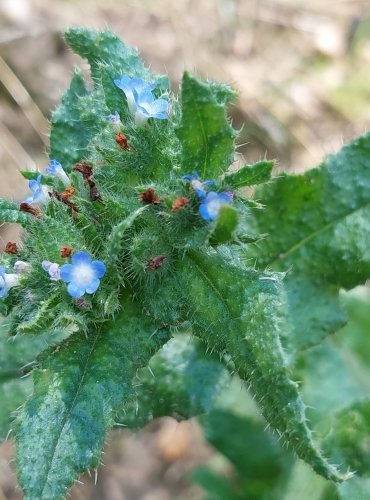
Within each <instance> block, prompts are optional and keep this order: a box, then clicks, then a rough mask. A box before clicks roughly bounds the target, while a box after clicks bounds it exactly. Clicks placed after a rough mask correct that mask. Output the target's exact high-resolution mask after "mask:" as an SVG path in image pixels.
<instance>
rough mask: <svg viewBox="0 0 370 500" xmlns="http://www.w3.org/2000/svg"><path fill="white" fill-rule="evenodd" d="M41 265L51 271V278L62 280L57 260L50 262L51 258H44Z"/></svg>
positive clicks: (45, 269) (48, 271)
mask: <svg viewBox="0 0 370 500" xmlns="http://www.w3.org/2000/svg"><path fill="white" fill-rule="evenodd" d="M41 266H42V268H43V270H44V271H46V272H47V273H49V276H50V279H51V280H53V281H59V280H60V269H59V264H57V263H56V262H50V261H49V260H43V261H42V263H41Z"/></svg>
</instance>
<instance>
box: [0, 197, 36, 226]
mask: <svg viewBox="0 0 370 500" xmlns="http://www.w3.org/2000/svg"><path fill="white" fill-rule="evenodd" d="M31 218H32V216H31V215H29V214H27V213H25V212H20V210H19V205H17V204H16V203H13V202H12V201H8V200H3V199H0V221H2V222H9V223H18V224H20V225H21V226H23V227H27V226H28V225H29V224H30V222H31Z"/></svg>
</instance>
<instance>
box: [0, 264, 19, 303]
mask: <svg viewBox="0 0 370 500" xmlns="http://www.w3.org/2000/svg"><path fill="white" fill-rule="evenodd" d="M17 285H19V276H18V275H17V274H7V273H6V272H5V267H0V298H3V297H6V296H7V295H8V292H9V289H10V288H11V287H12V286H17Z"/></svg>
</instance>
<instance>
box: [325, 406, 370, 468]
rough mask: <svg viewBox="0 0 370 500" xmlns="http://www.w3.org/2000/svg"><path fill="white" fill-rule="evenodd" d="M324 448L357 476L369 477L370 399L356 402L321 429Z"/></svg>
mask: <svg viewBox="0 0 370 500" xmlns="http://www.w3.org/2000/svg"><path fill="white" fill-rule="evenodd" d="M318 430H319V432H320V434H321V435H323V436H324V438H323V444H322V446H323V449H324V450H325V452H326V453H327V454H328V456H330V457H331V458H332V460H334V461H335V462H336V463H342V464H346V465H347V466H348V467H350V468H351V470H354V471H356V475H359V476H362V475H365V476H370V399H368V400H364V401H360V402H358V403H354V404H353V405H351V406H350V407H348V408H345V409H344V410H342V411H340V412H339V413H337V414H335V415H334V416H333V417H332V418H329V419H327V420H325V422H324V423H323V424H322V425H320V427H319V428H318Z"/></svg>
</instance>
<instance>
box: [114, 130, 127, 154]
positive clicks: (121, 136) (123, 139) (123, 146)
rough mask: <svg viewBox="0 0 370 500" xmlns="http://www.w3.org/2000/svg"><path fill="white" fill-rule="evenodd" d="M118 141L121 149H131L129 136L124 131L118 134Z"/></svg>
mask: <svg viewBox="0 0 370 500" xmlns="http://www.w3.org/2000/svg"><path fill="white" fill-rule="evenodd" d="M116 143H117V144H118V146H119V147H120V148H121V149H125V150H126V151H127V150H129V149H130V148H129V146H128V144H127V137H126V136H125V134H124V133H123V132H118V134H117V135H116Z"/></svg>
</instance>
